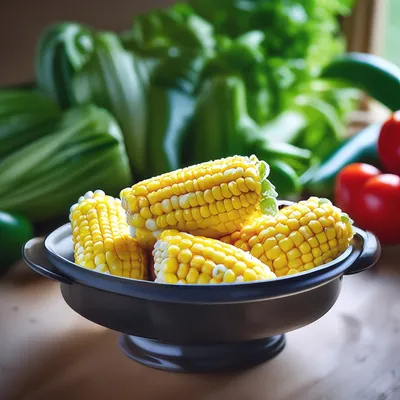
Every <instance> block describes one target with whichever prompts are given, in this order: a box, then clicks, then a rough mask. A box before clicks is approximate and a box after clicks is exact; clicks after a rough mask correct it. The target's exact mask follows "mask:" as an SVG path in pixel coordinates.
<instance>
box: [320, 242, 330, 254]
mask: <svg viewBox="0 0 400 400" xmlns="http://www.w3.org/2000/svg"><path fill="white" fill-rule="evenodd" d="M319 248H320V249H321V251H322V252H323V253H326V252H327V251H329V244H328V243H323V244H321V245H320V246H319Z"/></svg>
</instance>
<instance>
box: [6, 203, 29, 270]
mask: <svg viewBox="0 0 400 400" xmlns="http://www.w3.org/2000/svg"><path fill="white" fill-rule="evenodd" d="M32 237H33V227H32V225H31V223H30V222H29V221H28V220H27V219H26V218H25V217H23V216H22V215H19V214H16V213H8V212H4V211H0V260H1V263H0V275H3V274H5V273H6V272H7V270H8V268H9V267H11V266H12V265H13V264H14V263H15V262H17V261H18V260H19V259H20V258H21V252H22V246H23V245H24V244H25V243H26V242H27V241H28V240H29V239H31V238H32Z"/></svg>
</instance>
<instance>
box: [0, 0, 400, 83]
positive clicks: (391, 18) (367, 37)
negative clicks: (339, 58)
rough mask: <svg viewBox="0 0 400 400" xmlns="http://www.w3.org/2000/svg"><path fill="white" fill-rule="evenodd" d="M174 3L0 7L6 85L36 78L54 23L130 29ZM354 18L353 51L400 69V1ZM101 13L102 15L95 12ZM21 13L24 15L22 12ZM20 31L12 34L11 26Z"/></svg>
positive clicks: (47, 2) (366, 2)
mask: <svg viewBox="0 0 400 400" xmlns="http://www.w3.org/2000/svg"><path fill="white" fill-rule="evenodd" d="M172 3H174V1H172V0H149V1H146V2H140V1H129V2H128V1H124V0H104V1H101V2H97V1H94V0H86V1H85V2H81V1H78V0H70V1H68V2H67V1H61V0H54V1H51V0H36V1H35V2H34V3H27V2H26V1H23V0H14V1H12V2H2V3H1V4H0V21H1V24H0V49H1V50H2V54H3V58H2V62H1V63H0V85H1V86H5V85H15V84H20V83H25V82H30V81H31V80H32V79H33V76H34V65H33V56H34V51H35V46H36V42H37V40H38V38H39V36H40V34H41V33H42V30H43V29H44V28H45V26H46V25H47V24H49V23H53V22H56V21H64V20H76V21H80V22H83V23H87V24H90V25H92V26H94V27H96V28H99V29H112V30H117V31H119V30H125V29H126V27H127V26H129V25H130V24H131V23H132V18H133V16H134V15H137V14H141V13H143V12H146V11H148V10H150V9H152V8H155V7H163V6H167V5H168V4H172ZM356 3H357V4H356V6H355V10H354V12H353V13H352V15H351V16H350V17H347V18H344V19H343V27H344V32H345V33H346V36H347V39H348V48H349V49H351V50H356V51H368V52H373V53H375V54H379V55H382V56H384V57H386V58H387V59H389V60H391V61H393V62H395V63H397V64H398V65H399V64H400V51H399V44H398V41H397V38H398V37H399V33H400V2H399V1H397V0H362V1H357V2H356ZM94 8H95V10H96V12H93V9H94ZM21 10H24V12H22V11H21ZM11 21H12V24H13V26H14V27H15V30H13V32H12V33H10V31H9V23H11Z"/></svg>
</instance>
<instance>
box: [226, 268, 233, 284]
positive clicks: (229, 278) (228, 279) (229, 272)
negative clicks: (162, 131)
mask: <svg viewBox="0 0 400 400" xmlns="http://www.w3.org/2000/svg"><path fill="white" fill-rule="evenodd" d="M235 280H236V275H235V273H234V272H233V271H232V270H231V269H228V270H226V271H225V273H224V277H223V281H224V282H225V283H232V282H235Z"/></svg>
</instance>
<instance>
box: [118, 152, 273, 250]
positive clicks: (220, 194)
mask: <svg viewBox="0 0 400 400" xmlns="http://www.w3.org/2000/svg"><path fill="white" fill-rule="evenodd" d="M268 174H269V167H268V165H267V164H266V163H265V162H264V161H259V160H258V159H257V158H256V157H255V156H251V157H242V156H234V157H228V158H225V159H220V160H216V161H210V162H205V163H201V164H198V165H194V166H191V167H187V168H182V169H179V170H176V171H173V172H169V173H165V174H162V175H160V176H157V177H155V178H152V179H148V180H145V181H142V182H139V183H137V184H135V185H134V186H132V187H131V188H127V189H124V190H122V191H121V194H120V197H121V199H122V206H123V207H124V209H125V210H126V212H127V220H128V224H129V225H130V226H131V235H132V236H133V237H136V238H137V239H138V240H139V243H140V244H141V245H142V246H144V247H146V248H151V247H152V246H153V245H154V243H155V242H156V240H157V238H158V235H159V234H160V232H161V231H162V230H165V229H176V230H179V231H184V232H188V233H192V234H194V235H200V236H206V237H210V238H220V237H222V236H223V235H226V234H229V233H232V232H234V231H236V230H238V229H240V228H241V227H242V225H243V223H244V222H245V221H246V220H247V218H248V216H249V215H251V214H252V213H253V212H254V211H256V210H262V211H263V213H268V214H275V213H276V212H277V205H276V199H275V198H276V196H277V193H276V191H275V188H274V186H273V185H272V184H271V183H270V182H269V181H268V180H267V177H268Z"/></svg>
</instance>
